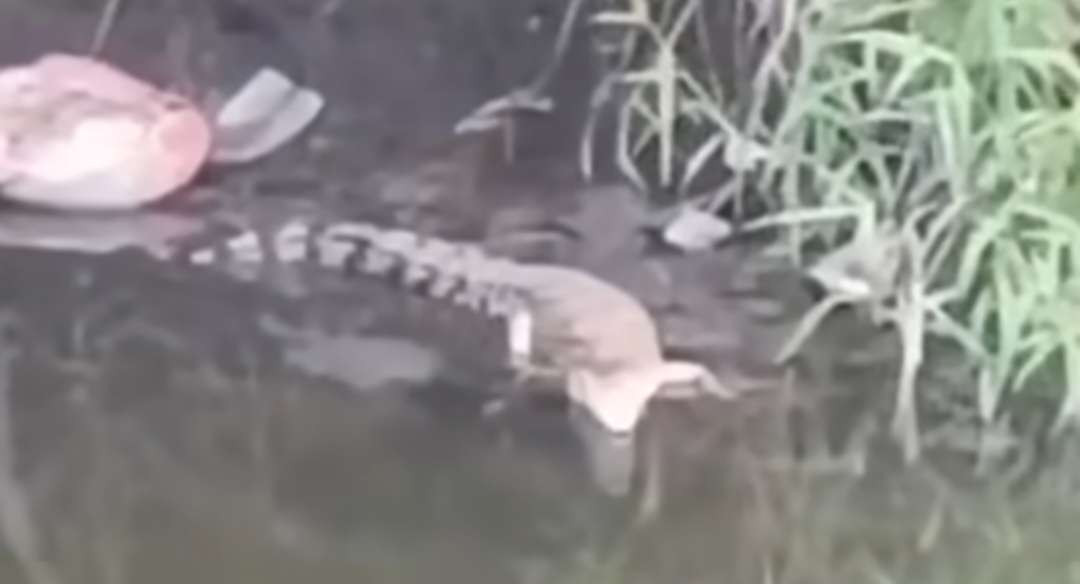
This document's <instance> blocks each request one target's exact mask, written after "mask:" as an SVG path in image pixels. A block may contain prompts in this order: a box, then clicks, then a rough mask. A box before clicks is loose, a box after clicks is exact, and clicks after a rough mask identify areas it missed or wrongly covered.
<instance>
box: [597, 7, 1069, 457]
mask: <svg viewBox="0 0 1080 584" xmlns="http://www.w3.org/2000/svg"><path fill="white" fill-rule="evenodd" d="M721 4H722V3H721ZM709 6H710V5H709V4H708V3H702V2H700V1H698V0H611V1H609V2H607V3H606V4H605V5H604V6H603V7H602V8H599V9H597V11H596V12H595V13H594V15H593V16H592V19H591V24H592V26H594V27H595V30H597V31H604V32H605V34H608V35H611V34H612V31H614V38H615V39H616V40H615V42H609V47H608V52H609V53H610V54H612V55H613V58H612V63H613V64H612V68H611V73H610V75H609V76H608V78H607V80H606V81H605V82H604V83H602V84H601V86H600V88H598V96H599V97H607V98H608V99H607V100H606V101H605V100H603V99H597V100H596V103H598V104H599V103H610V104H613V106H614V108H615V109H616V111H617V119H618V124H617V128H616V143H617V151H618V154H617V162H618V165H619V168H620V169H621V170H622V172H623V173H624V174H625V175H626V176H627V177H628V178H630V179H631V180H632V181H634V182H635V183H637V184H638V185H639V186H641V187H642V188H643V189H645V190H648V191H657V190H660V191H665V190H666V191H669V192H674V193H676V194H677V195H680V196H683V197H687V196H689V193H690V190H691V187H693V186H700V185H696V182H700V181H701V179H702V177H705V176H714V175H715V173H706V172H703V171H705V170H716V169H721V170H726V171H728V172H727V175H728V176H729V178H725V179H721V180H719V181H717V182H716V183H715V184H709V185H705V186H707V191H706V192H707V193H709V200H708V201H704V202H703V204H704V205H705V206H707V208H710V209H724V210H725V211H726V212H728V213H733V214H735V215H740V214H745V213H747V212H749V210H754V212H756V213H758V215H757V216H756V217H743V218H744V219H752V220H753V222H752V223H751V224H758V225H770V226H779V227H780V229H779V232H778V237H777V242H776V245H777V247H778V249H779V251H781V252H782V253H784V254H786V255H787V256H788V257H790V259H791V261H792V262H793V264H795V265H798V266H801V267H806V268H807V269H809V270H810V273H811V275H813V276H815V277H817V278H818V279H819V280H821V281H822V284H824V285H825V287H826V289H828V290H829V291H830V292H831V293H830V295H829V296H828V297H827V298H826V299H825V300H824V301H823V303H822V304H821V305H820V306H819V307H817V308H816V309H815V310H812V311H811V312H810V313H809V314H808V315H807V318H806V320H805V321H804V323H803V326H802V327H801V328H800V330H799V331H798V333H797V335H796V338H793V339H792V343H790V344H789V346H788V347H787V348H786V349H785V352H784V354H782V355H780V356H779V357H781V358H788V357H790V356H793V355H795V354H797V352H798V349H799V346H800V344H801V342H802V341H803V340H805V339H806V338H808V337H809V336H812V334H813V331H814V329H815V328H816V324H817V323H818V322H819V321H820V320H821V319H822V318H824V317H826V316H827V315H828V314H829V313H830V312H831V310H832V309H833V308H835V307H836V306H840V305H843V304H862V305H868V306H870V308H871V311H870V312H871V313H872V314H874V315H875V316H876V321H877V322H878V323H879V324H882V325H887V326H891V327H892V328H893V329H894V330H895V331H896V334H898V335H900V338H901V340H902V341H903V347H904V351H903V355H902V357H901V358H902V365H901V368H900V371H901V373H900V378H899V379H898V380H897V383H896V386H895V387H896V389H895V400H894V403H895V407H894V411H893V428H894V430H895V432H896V435H897V437H898V439H899V440H900V441H901V443H902V444H903V445H904V447H905V451H906V452H907V454H908V457H909V458H914V457H915V456H917V455H918V453H919V449H920V432H919V424H918V416H917V411H918V407H917V406H918V404H919V401H920V400H919V399H918V397H919V391H929V389H925V388H922V386H921V384H920V377H921V376H922V374H923V368H924V366H925V362H926V360H927V355H925V350H924V347H925V346H926V342H927V340H928V338H929V337H931V336H937V337H942V338H944V339H947V340H948V341H950V342H954V343H957V344H958V345H959V346H961V347H963V348H964V350H965V352H966V355H967V358H968V359H969V362H970V364H971V367H972V374H971V383H970V392H971V397H972V400H971V403H972V404H974V405H973V407H974V408H976V409H977V413H978V416H979V419H981V420H982V421H983V422H985V423H990V422H991V421H993V419H994V418H995V417H997V416H1000V415H1001V414H1002V413H1003V411H1004V410H1005V409H1007V407H1008V404H1009V403H1011V400H1012V398H1014V397H1017V396H1021V395H1022V394H1023V393H1024V392H1028V393H1032V392H1034V391H1036V390H1038V393H1039V396H1040V399H1043V400H1049V401H1048V403H1050V404H1052V406H1053V407H1054V408H1056V412H1057V422H1056V424H1055V428H1057V429H1060V428H1062V427H1064V426H1065V425H1067V424H1069V423H1072V422H1075V421H1076V420H1077V419H1078V418H1080V318H1076V317H1077V316H1080V280H1078V279H1077V278H1078V276H1077V274H1078V268H1080V200H1078V197H1080V101H1077V100H1075V99H1074V97H1073V96H1075V95H1077V93H1078V91H1080V64H1078V60H1077V58H1076V55H1075V54H1074V53H1073V52H1072V51H1071V50H1070V49H1069V47H1070V46H1071V45H1072V43H1073V42H1074V41H1075V40H1076V36H1077V35H1076V33H1075V32H1073V31H1074V30H1076V29H1078V28H1080V27H1078V26H1077V25H1078V22H1077V20H1076V19H1075V18H1074V16H1075V15H1073V14H1071V13H1070V12H1069V11H1068V9H1067V6H1066V3H1063V2H1060V1H1058V0H1023V1H1021V0H895V1H884V0H789V1H786V2H779V1H775V2H769V1H766V0H734V6H735V11H734V13H733V14H731V15H728V17H730V18H733V19H734V27H733V30H734V31H735V34H734V35H730V38H728V37H725V38H719V34H717V33H714V32H712V30H713V29H712V28H710V24H711V23H714V22H716V19H715V18H710V13H709V10H710V8H709ZM714 10H719V9H718V8H716V9H714ZM605 38H609V39H610V38H612V37H611V36H608V37H605ZM723 51H729V52H730V53H731V54H733V55H736V58H735V59H734V60H733V66H734V67H735V69H736V74H735V75H734V76H729V78H733V79H734V81H733V82H729V83H727V84H724V83H721V82H720V81H719V79H721V78H723V77H724V76H723V75H720V74H719V73H720V72H718V71H717V67H716V66H714V65H713V64H712V62H711V61H710V59H709V56H710V55H714V54H717V53H722V52H723ZM598 111H599V108H598V109H596V110H594V115H599V114H598V113H597V112H598ZM593 127H594V126H593V125H590V129H591V128H593ZM592 139H593V136H592V134H591V133H587V134H586V140H585V144H584V151H585V152H589V151H590V148H591V142H592ZM586 158H587V157H586ZM585 166H586V168H587V169H588V168H591V161H589V160H586V164H585ZM883 260H884V261H883Z"/></svg>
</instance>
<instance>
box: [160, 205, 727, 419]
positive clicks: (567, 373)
mask: <svg viewBox="0 0 1080 584" xmlns="http://www.w3.org/2000/svg"><path fill="white" fill-rule="evenodd" d="M181 259H183V260H184V261H187V262H190V263H191V264H194V265H203V266H213V265H218V266H222V265H226V266H227V265H233V266H244V265H251V264H260V263H263V262H266V261H274V262H278V263H284V264H287V263H295V262H313V263H316V264H318V265H321V266H323V267H327V268H332V269H336V270H342V271H343V272H350V273H359V274H366V275H373V276H390V277H393V278H396V279H397V280H398V282H399V283H400V284H402V285H404V286H405V287H407V288H409V289H412V290H415V291H417V292H420V293H423V294H426V295H428V296H430V297H433V298H439V299H445V300H447V301H450V302H452V303H454V304H457V305H461V306H465V307H468V308H470V309H472V310H474V311H477V312H479V313H480V314H482V315H484V316H487V317H491V318H497V319H500V320H501V321H503V322H505V325H506V331H507V333H506V334H507V348H508V354H509V361H510V363H509V365H510V367H511V368H512V369H513V370H514V371H515V372H516V374H517V377H518V379H523V378H529V377H533V376H545V375H555V376H557V377H558V378H559V379H560V380H561V381H562V383H563V385H564V388H565V391H566V395H567V397H568V398H569V400H570V401H571V402H572V403H574V404H577V405H579V406H581V407H583V408H584V410H585V411H587V412H588V413H589V414H591V415H592V417H593V418H594V419H595V420H596V421H598V422H600V424H601V425H602V427H603V428H604V429H605V430H607V431H609V432H611V433H614V434H628V433H631V432H633V431H634V429H635V428H636V426H637V424H638V422H639V421H640V420H641V418H642V417H643V415H644V413H645V411H646V409H647V404H648V403H649V401H650V399H651V398H653V397H654V396H656V395H657V394H658V393H661V392H662V391H664V392H667V391H669V390H673V389H674V390H679V389H687V388H693V389H696V390H697V391H698V392H702V393H705V394H711V395H715V396H717V397H721V398H730V397H733V393H732V392H730V391H729V390H727V389H726V388H725V387H724V386H723V385H722V384H721V383H720V382H719V380H718V379H717V378H716V377H715V376H714V375H713V374H712V373H711V372H710V371H709V370H708V369H706V368H705V367H704V366H702V365H701V364H698V363H694V362H690V361H682V360H669V359H666V358H665V357H664V355H663V351H662V348H661V345H660V340H659V334H658V330H657V326H656V324H655V322H654V321H653V319H652V317H651V315H650V314H649V312H648V311H647V309H646V308H645V307H644V306H643V305H642V303H641V302H639V301H638V300H637V299H636V298H635V297H634V296H632V295H631V294H630V293H628V292H626V291H624V290H622V289H620V288H619V287H617V286H615V285H613V284H611V283H609V282H608V281H606V280H604V279H602V278H600V277H598V276H595V275H593V274H591V273H589V272H587V271H584V270H580V269H576V268H573V267H569V266H564V265H555V264H543V263H521V262H516V261H513V260H510V259H508V258H504V257H498V256H493V255H489V254H488V253H486V252H484V251H483V250H482V249H481V248H479V247H478V246H476V245H472V244H466V243H460V242H452V241H447V240H443V239H439V238H435V237H426V236H422V235H420V234H417V233H415V232H412V231H407V230H404V229H393V228H385V227H381V226H377V225H375V224H372V223H365V222H359V221H334V222H327V223H321V222H318V221H315V220H306V219H292V220H289V221H287V222H285V223H284V224H283V225H281V226H280V227H278V228H276V229H274V230H273V231H272V232H271V233H270V234H267V235H263V234H260V233H259V232H258V231H257V230H254V229H241V230H240V232H239V233H238V234H236V235H233V236H231V237H228V238H226V239H224V240H223V241H220V242H218V243H216V244H214V245H211V246H204V247H197V248H194V249H188V250H186V251H185V252H184V254H183V258H181ZM671 395H675V394H671Z"/></svg>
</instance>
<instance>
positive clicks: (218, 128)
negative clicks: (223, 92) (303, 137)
mask: <svg viewBox="0 0 1080 584" xmlns="http://www.w3.org/2000/svg"><path fill="white" fill-rule="evenodd" d="M324 105H325V100H324V99H323V97H322V95H321V94H319V93H318V92H316V91H314V90H313V89H310V88H306V87H299V86H297V85H296V84H294V83H293V82H292V80H290V79H289V78H288V77H286V76H285V75H283V74H282V73H281V72H279V71H277V70H274V69H270V68H263V69H260V70H259V72H258V73H256V74H255V75H254V76H252V78H251V79H250V80H249V81H248V82H247V83H246V84H245V85H244V86H243V87H242V88H240V91H238V92H236V94H235V95H234V96H233V97H232V98H231V99H229V100H228V101H227V102H226V103H225V105H224V106H223V107H222V108H221V110H220V111H219V112H218V114H217V116H216V117H215V119H214V129H215V139H216V143H215V145H214V150H213V152H212V153H211V157H210V158H211V160H212V161H214V162H218V163H227V164H238V163H245V162H251V161H253V160H256V159H258V158H261V157H263V156H266V155H267V154H269V153H271V152H273V151H274V150H276V149H278V148H280V147H281V146H282V145H284V144H285V143H286V142H288V141H290V140H292V139H293V138H295V137H296V136H297V135H298V134H300V132H302V131H304V129H305V128H307V127H308V126H309V125H311V123H312V122H313V121H314V120H315V118H316V117H317V116H318V115H319V112H321V111H322V108H323V106H324Z"/></svg>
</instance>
